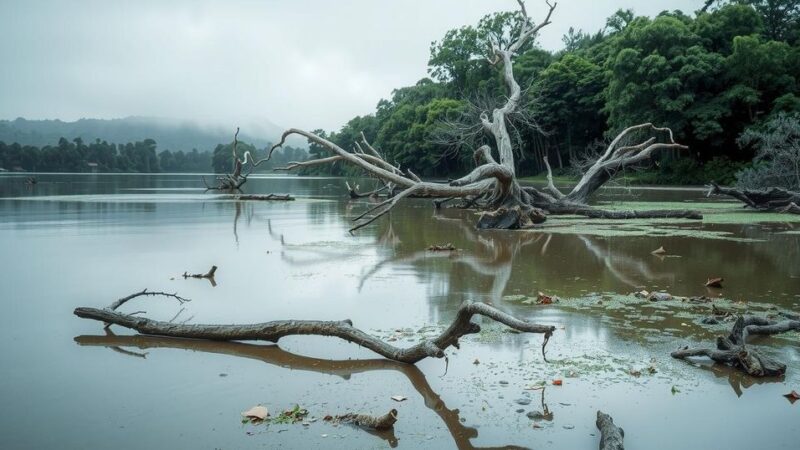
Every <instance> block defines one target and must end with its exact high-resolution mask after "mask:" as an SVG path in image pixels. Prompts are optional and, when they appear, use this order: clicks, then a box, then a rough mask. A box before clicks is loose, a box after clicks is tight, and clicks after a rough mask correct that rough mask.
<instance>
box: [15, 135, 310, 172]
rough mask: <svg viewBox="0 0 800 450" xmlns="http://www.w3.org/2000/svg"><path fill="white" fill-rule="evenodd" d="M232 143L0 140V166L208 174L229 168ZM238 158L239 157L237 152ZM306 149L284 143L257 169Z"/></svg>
mask: <svg viewBox="0 0 800 450" xmlns="http://www.w3.org/2000/svg"><path fill="white" fill-rule="evenodd" d="M232 146H233V144H232V143H230V144H218V145H217V146H216V148H215V149H214V151H213V152H211V151H198V150H197V149H193V150H192V151H190V152H184V151H182V150H178V151H175V152H173V151H170V150H162V151H159V150H158V146H157V144H156V142H155V141H154V140H153V139H145V140H143V141H135V142H128V143H125V144H114V143H108V142H106V141H101V140H100V139H96V140H95V141H94V142H91V143H89V144H87V143H85V142H83V139H81V138H75V139H73V140H71V141H70V140H67V139H66V138H63V137H62V138H60V139H59V140H58V143H57V144H56V145H46V146H43V147H37V146H33V145H21V144H19V143H12V144H6V143H5V142H2V141H0V169H5V170H8V171H26V172H116V173H160V172H208V171H209V170H213V171H214V172H216V173H223V172H227V171H230V166H231V150H232ZM237 150H238V151H239V152H240V153H243V152H244V151H247V150H250V151H251V152H252V154H253V155H254V156H256V155H259V156H260V155H263V154H264V152H265V151H266V149H261V150H257V149H256V148H255V147H254V146H253V145H252V144H248V143H245V142H240V143H239V145H238V148H237ZM240 156H241V155H240ZM307 157H308V154H307V153H306V151H305V150H303V149H299V148H293V147H290V146H287V147H286V148H284V149H281V150H280V151H277V152H275V154H274V155H273V158H272V160H271V161H269V162H268V163H267V164H263V165H262V166H260V167H259V170H269V169H271V168H272V167H277V166H282V165H285V164H286V163H288V162H289V161H296V160H300V161H302V160H304V159H306V158H307Z"/></svg>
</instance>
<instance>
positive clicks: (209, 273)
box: [183, 266, 217, 280]
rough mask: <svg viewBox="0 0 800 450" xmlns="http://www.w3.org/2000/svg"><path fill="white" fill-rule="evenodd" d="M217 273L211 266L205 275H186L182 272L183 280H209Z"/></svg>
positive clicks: (186, 273) (215, 267)
mask: <svg viewBox="0 0 800 450" xmlns="http://www.w3.org/2000/svg"><path fill="white" fill-rule="evenodd" d="M216 273H217V266H211V268H210V269H208V272H206V273H188V272H183V278H208V279H209V280H213V279H214V275H215V274H216Z"/></svg>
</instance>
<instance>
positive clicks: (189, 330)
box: [74, 302, 555, 364]
mask: <svg viewBox="0 0 800 450" xmlns="http://www.w3.org/2000/svg"><path fill="white" fill-rule="evenodd" d="M74 314H75V315H76V316H78V317H81V318H84V319H92V320H98V321H101V322H105V323H108V324H113V325H119V326H122V327H125V328H129V329H131V330H135V331H138V332H139V333H141V334H147V335H154V336H168V337H176V338H192V339H210V340H215V341H269V342H277V341H278V340H279V339H280V338H282V337H285V336H293V335H317V336H332V337H338V338H339V339H342V340H345V341H347V342H352V343H355V344H358V345H360V346H361V347H364V348H367V349H369V350H372V351H373V352H375V353H377V354H379V355H381V356H383V357H384V358H387V359H391V360H394V361H399V362H404V363H409V364H414V363H417V362H419V361H421V360H422V359H425V358H428V357H434V358H443V357H444V356H445V353H444V351H445V350H446V349H447V348H448V347H450V346H453V347H456V348H459V342H458V340H459V339H460V338H461V337H462V336H465V335H467V334H475V333H478V332H480V330H481V327H480V325H478V324H476V323H474V322H472V321H471V319H472V316H474V315H481V316H485V317H488V318H490V319H493V320H495V321H497V322H500V323H502V324H505V325H507V326H509V327H511V328H513V329H515V330H518V331H522V332H526V333H538V334H543V335H544V342H543V344H542V355H544V352H545V346H546V345H547V342H548V340H549V338H550V336H551V335H552V334H553V332H554V331H555V327H554V326H552V325H539V324H535V323H532V322H528V321H526V320H521V319H518V318H516V317H514V316H511V315H509V314H506V313H504V312H502V311H500V310H498V309H496V308H494V307H492V306H489V305H487V304H485V303H470V302H468V303H464V304H463V305H462V306H461V308H459V310H458V313H457V314H456V318H455V319H454V320H453V323H451V324H450V326H448V327H447V328H446V329H445V330H444V331H443V332H442V333H441V334H440V335H439V336H438V337H436V338H434V339H429V340H425V341H422V342H420V343H418V344H416V345H414V346H412V347H407V348H399V347H395V346H393V345H391V344H388V343H386V342H384V341H382V340H380V339H378V338H376V337H374V336H372V335H369V334H367V333H365V332H363V331H361V330H360V329H358V328H355V327H354V326H353V322H352V321H350V320H349V319H347V320H342V321H320V320H276V321H272V322H265V323H257V324H249V325H219V324H209V325H200V324H176V323H171V322H163V321H158V320H153V319H148V318H146V317H141V316H134V315H131V314H125V313H121V312H119V311H117V310H115V309H111V308H105V309H99V308H89V307H80V308H76V309H75V311H74Z"/></svg>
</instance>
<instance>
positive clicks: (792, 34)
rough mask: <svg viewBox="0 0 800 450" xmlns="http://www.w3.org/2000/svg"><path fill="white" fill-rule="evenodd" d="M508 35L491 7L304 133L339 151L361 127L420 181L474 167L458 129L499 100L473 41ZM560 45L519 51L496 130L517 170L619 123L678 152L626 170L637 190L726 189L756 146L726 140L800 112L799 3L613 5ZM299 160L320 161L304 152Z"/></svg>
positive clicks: (342, 171) (562, 160)
mask: <svg viewBox="0 0 800 450" xmlns="http://www.w3.org/2000/svg"><path fill="white" fill-rule="evenodd" d="M520 26H521V23H520V16H519V15H518V13H508V12H503V13H495V14H491V15H488V16H486V17H484V18H483V19H482V20H481V21H480V22H479V23H478V24H477V25H475V26H464V27H461V28H458V29H454V30H450V31H448V32H447V33H446V34H445V35H444V37H443V38H442V39H441V40H439V41H436V42H434V43H432V45H431V48H430V59H429V67H428V72H429V77H426V78H423V79H422V80H420V81H419V82H417V83H416V84H415V85H414V86H409V87H404V88H399V89H396V90H394V91H393V93H392V96H391V98H390V99H384V100H381V101H380V102H379V103H378V105H377V108H376V111H375V112H374V113H373V114H369V115H366V116H359V117H355V118H353V119H351V120H350V121H348V122H347V123H346V124H345V125H344V126H343V127H342V128H341V129H340V130H339V131H335V132H325V131H323V130H315V131H314V133H315V134H318V135H320V136H324V137H326V138H327V139H329V140H331V141H333V142H334V143H336V144H337V145H339V146H342V147H343V148H352V147H353V142H355V141H356V140H357V139H358V137H359V135H360V133H361V132H364V134H365V135H366V137H367V139H368V140H370V141H371V142H373V144H375V146H376V147H378V148H379V149H380V151H381V152H382V153H383V154H384V156H385V157H386V158H387V159H388V160H390V161H392V162H394V163H397V164H399V165H400V166H402V167H408V168H411V169H412V170H413V171H415V172H416V173H418V174H419V175H423V176H429V177H430V176H436V177H447V176H450V175H453V174H456V173H464V172H465V171H467V170H468V169H470V168H472V167H474V163H473V161H472V150H473V149H474V148H477V147H478V146H479V145H480V144H484V143H490V142H489V140H488V139H486V136H484V135H483V133H481V132H480V130H476V129H475V128H474V127H473V128H470V127H469V126H467V125H465V124H474V123H479V121H478V120H477V118H478V115H479V114H480V112H481V111H485V110H491V107H492V106H493V105H496V104H500V103H502V101H503V100H504V99H503V97H502V96H503V94H504V91H503V83H502V78H501V76H502V75H501V74H500V73H499V71H497V70H493V69H494V68H493V67H491V65H490V62H488V61H487V60H486V58H485V55H486V54H487V49H486V48H484V47H485V45H484V44H482V43H485V42H487V40H494V41H496V42H502V41H503V39H507V38H508V36H509V35H510V34H511V33H510V31H512V30H514V29H518V28H519V27H520ZM563 42H564V48H563V49H562V50H560V51H557V52H549V51H546V50H543V49H542V48H540V47H538V46H537V45H535V44H531V45H528V46H527V47H526V48H523V49H521V50H520V55H519V56H518V58H517V60H516V63H515V76H516V78H517V79H518V81H519V82H520V85H522V86H523V88H524V89H526V101H525V104H524V105H523V108H522V110H523V111H522V114H519V115H518V116H517V117H513V118H510V120H509V122H510V123H509V127H510V129H511V131H512V135H513V138H514V140H515V141H516V142H515V147H516V148H517V149H518V151H519V153H520V159H519V167H518V171H519V172H520V173H521V174H523V175H534V174H537V173H539V172H541V171H543V170H544V167H543V163H542V157H543V156H548V159H549V160H550V161H551V163H552V164H553V165H554V166H555V170H556V171H557V172H559V171H560V172H561V173H567V172H569V170H570V167H574V166H579V165H580V164H581V161H583V160H586V159H587V158H591V157H592V156H594V155H596V154H597V152H598V150H599V149H600V148H602V146H603V144H604V143H606V140H607V139H608V137H609V136H614V135H616V134H617V133H618V132H619V131H620V130H621V129H622V128H624V127H625V126H628V125H630V124H633V123H640V122H652V123H654V124H657V125H658V126H664V127H669V128H671V129H672V130H673V131H674V132H675V139H676V140H677V141H679V142H681V143H683V144H686V145H688V146H689V147H690V150H689V151H688V152H683V153H681V154H678V153H673V154H666V155H663V156H661V157H660V158H661V160H659V161H657V166H658V170H657V171H655V172H651V173H648V174H642V175H639V176H640V177H643V179H644V180H645V181H647V182H655V183H705V182H707V181H709V180H711V179H714V180H717V181H720V182H731V181H733V180H734V179H735V176H736V175H737V173H740V172H741V171H742V170H743V169H746V168H748V167H750V166H751V165H752V164H753V163H752V162H751V160H752V158H753V157H754V156H755V155H756V153H757V151H758V147H757V146H756V145H752V142H748V140H747V139H739V137H740V136H742V135H743V133H745V132H746V131H749V132H750V133H751V134H752V133H754V132H756V131H757V130H760V129H765V128H768V124H769V123H771V122H774V121H775V120H777V119H778V117H779V116H780V117H786V116H790V117H791V116H792V115H793V114H799V113H800V80H798V77H800V0H739V1H713V0H711V1H708V2H706V4H705V6H704V7H703V9H701V10H700V11H697V12H695V13H694V14H693V15H688V14H685V13H684V12H681V11H678V10H675V11H664V12H662V13H660V14H659V15H657V16H656V17H653V18H650V17H644V16H636V15H635V14H634V12H633V11H631V10H619V11H617V12H616V13H615V14H614V15H612V16H611V17H609V18H608V19H607V21H606V26H605V27H604V28H603V29H602V30H599V31H597V32H594V33H587V32H584V31H582V30H574V29H570V30H569V32H568V33H567V34H566V35H565V36H564V37H563ZM309 153H310V154H311V157H312V158H318V157H322V156H327V153H326V151H325V150H324V149H322V148H319V147H318V146H316V145H313V144H310V148H309ZM756 163H757V162H756ZM353 170H354V169H352V168H350V167H345V166H333V167H330V166H326V165H320V166H313V167H309V168H308V169H306V170H305V171H304V173H307V174H308V173H329V174H334V175H351V174H354V172H352V171H353Z"/></svg>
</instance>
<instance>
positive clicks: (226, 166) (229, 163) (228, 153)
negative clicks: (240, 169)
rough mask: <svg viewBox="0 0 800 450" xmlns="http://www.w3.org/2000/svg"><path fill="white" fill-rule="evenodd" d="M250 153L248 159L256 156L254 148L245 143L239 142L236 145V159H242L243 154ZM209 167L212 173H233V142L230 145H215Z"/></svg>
mask: <svg viewBox="0 0 800 450" xmlns="http://www.w3.org/2000/svg"><path fill="white" fill-rule="evenodd" d="M247 152H250V157H251V158H252V157H254V156H256V148H255V146H253V145H251V144H248V143H246V142H241V141H240V142H239V143H237V144H236V158H237V159H242V158H244V154H245V153H247ZM211 167H212V168H213V169H214V173H231V172H233V142H231V143H230V144H225V145H223V144H217V146H216V148H214V153H213V155H212V157H211Z"/></svg>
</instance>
